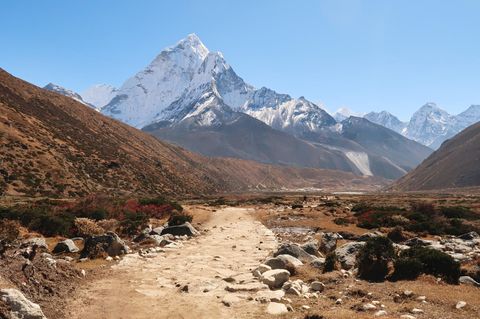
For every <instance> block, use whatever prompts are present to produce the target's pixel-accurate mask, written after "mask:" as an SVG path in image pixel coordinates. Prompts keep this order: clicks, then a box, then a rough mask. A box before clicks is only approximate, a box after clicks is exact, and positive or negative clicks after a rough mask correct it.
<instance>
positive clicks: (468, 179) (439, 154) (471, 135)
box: [390, 123, 480, 191]
mask: <svg viewBox="0 0 480 319" xmlns="http://www.w3.org/2000/svg"><path fill="white" fill-rule="evenodd" d="M479 163H480V123H477V124H474V125H472V126H470V127H468V128H467V129H465V130H463V131H462V132H461V133H459V134H457V135H456V136H455V137H453V138H452V139H450V140H448V141H446V142H444V143H443V144H442V146H441V147H440V148H439V149H438V150H437V151H435V152H434V153H433V154H432V155H431V156H430V157H428V158H427V159H426V160H425V161H423V163H422V164H421V165H420V166H418V167H417V168H416V169H415V170H413V171H412V172H410V173H409V174H407V175H405V176H404V177H403V178H401V179H400V180H399V181H397V182H396V183H395V184H393V186H391V188H390V189H392V190H400V191H417V190H433V189H445V188H457V187H473V186H480V165H479Z"/></svg>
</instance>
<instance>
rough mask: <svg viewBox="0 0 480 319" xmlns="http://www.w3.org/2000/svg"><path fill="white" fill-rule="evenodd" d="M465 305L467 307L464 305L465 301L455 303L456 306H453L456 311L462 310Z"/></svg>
mask: <svg viewBox="0 0 480 319" xmlns="http://www.w3.org/2000/svg"><path fill="white" fill-rule="evenodd" d="M466 305H467V303H466V302H465V301H459V302H457V304H456V305H455V308H457V309H462V308H464V307H465V306H466Z"/></svg>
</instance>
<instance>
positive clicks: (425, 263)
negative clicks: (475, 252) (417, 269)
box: [400, 247, 460, 283]
mask: <svg viewBox="0 0 480 319" xmlns="http://www.w3.org/2000/svg"><path fill="white" fill-rule="evenodd" d="M400 257H402V258H411V259H416V260H417V261H418V262H420V263H421V264H422V272H423V273H425V274H429V275H434V276H438V277H441V278H443V279H444V280H445V281H446V282H448V283H458V278H459V277H460V263H458V262H456V261H455V260H454V259H453V258H452V257H451V256H450V255H448V254H446V253H444V252H442V251H439V250H435V249H432V248H426V247H412V248H410V249H407V250H404V251H403V252H402V253H401V254H400Z"/></svg>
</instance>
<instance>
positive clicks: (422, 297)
mask: <svg viewBox="0 0 480 319" xmlns="http://www.w3.org/2000/svg"><path fill="white" fill-rule="evenodd" d="M417 300H418V301H425V300H427V297H425V296H418V297H417Z"/></svg>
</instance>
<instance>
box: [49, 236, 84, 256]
mask: <svg viewBox="0 0 480 319" xmlns="http://www.w3.org/2000/svg"><path fill="white" fill-rule="evenodd" d="M77 251H79V249H78V247H77V245H75V243H74V242H73V240H71V239H65V240H64V241H61V242H59V243H58V244H57V245H56V246H55V248H54V249H53V253H54V254H61V253H76V252H77Z"/></svg>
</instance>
